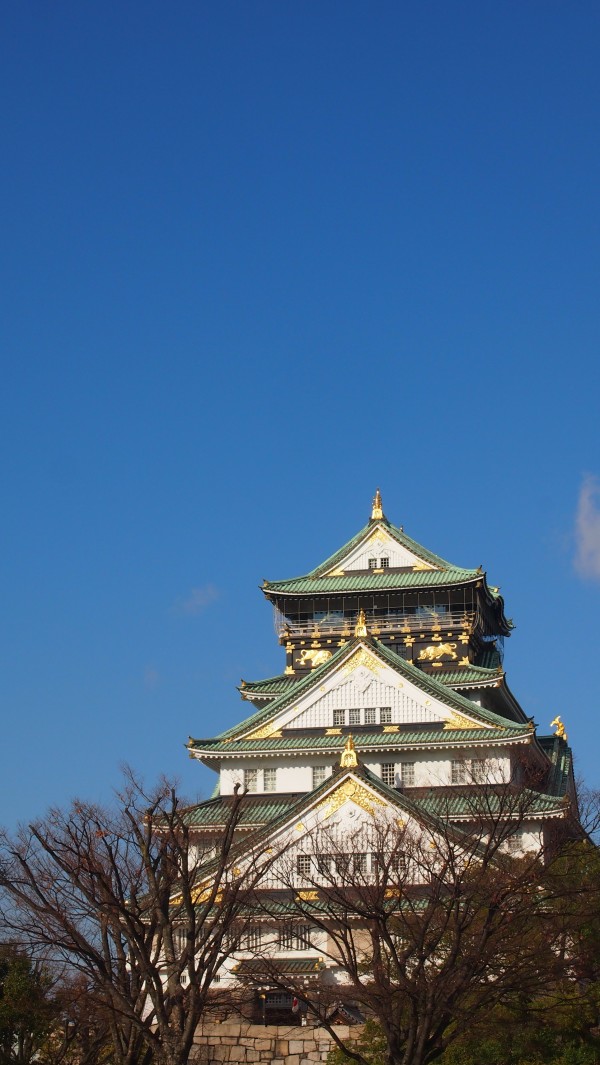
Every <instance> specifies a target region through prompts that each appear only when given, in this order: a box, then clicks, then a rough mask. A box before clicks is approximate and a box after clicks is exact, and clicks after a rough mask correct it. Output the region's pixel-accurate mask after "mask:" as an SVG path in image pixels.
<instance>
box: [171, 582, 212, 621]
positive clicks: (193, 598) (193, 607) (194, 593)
mask: <svg viewBox="0 0 600 1065" xmlns="http://www.w3.org/2000/svg"><path fill="white" fill-rule="evenodd" d="M219 595H220V592H219V589H218V588H217V587H215V585H214V584H204V585H202V587H201V588H192V590H191V592H190V593H189V595H186V596H183V597H182V598H181V599H177V600H176V602H175V603H173V606H172V607H171V613H172V614H178V615H179V617H195V616H196V615H197V614H201V613H202V611H203V610H206V608H207V607H209V606H210V605H211V603H214V602H215V600H217V599H218V598H219Z"/></svg>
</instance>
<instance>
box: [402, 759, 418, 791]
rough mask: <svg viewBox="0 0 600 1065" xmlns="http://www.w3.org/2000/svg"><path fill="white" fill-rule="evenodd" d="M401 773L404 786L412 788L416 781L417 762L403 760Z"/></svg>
mask: <svg viewBox="0 0 600 1065" xmlns="http://www.w3.org/2000/svg"><path fill="white" fill-rule="evenodd" d="M400 773H401V777H402V783H403V784H404V786H405V787H407V788H412V787H413V785H414V783H415V763H414V762H403V763H402V767H401V770H400Z"/></svg>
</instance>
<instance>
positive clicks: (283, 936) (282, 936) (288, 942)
mask: <svg viewBox="0 0 600 1065" xmlns="http://www.w3.org/2000/svg"><path fill="white" fill-rule="evenodd" d="M277 939H278V942H277V946H278V947H279V950H293V949H294V929H293V928H292V926H291V925H289V924H284V925H282V926H281V928H280V929H279V935H278V937H277Z"/></svg>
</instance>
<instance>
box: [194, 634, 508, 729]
mask: <svg viewBox="0 0 600 1065" xmlns="http://www.w3.org/2000/svg"><path fill="white" fill-rule="evenodd" d="M360 643H365V644H366V645H367V646H368V647H369V648H370V650H371V651H373V653H374V654H375V655H376V656H378V657H379V658H380V659H382V660H383V661H384V662H387V663H388V664H389V665H391V666H392V668H393V669H395V670H396V671H397V672H398V673H400V675H401V676H404V677H407V678H408V679H409V680H411V681H412V682H413V684H415V685H416V687H417V688H420V689H421V690H422V691H424V692H427V694H428V695H434V696H436V697H437V698H439V699H441V701H442V702H444V703H445V704H446V705H447V706H450V707H452V708H453V709H455V710H458V711H459V712H461V713H467V714H470V715H471V716H472V717H474V718H475V719H476V720H478V721H482V722H486V723H488V724H492V725H497V726H500V727H501V728H505V727H506V724H507V722H506V718H503V717H499V716H498V715H497V714H494V713H492V711H491V710H485V709H484V708H483V707H481V706H478V705H477V704H476V703H473V702H471V700H470V699H466V698H465V696H464V695H459V693H458V692H455V691H454V690H453V689H452V688H448V687H447V686H446V685H445V684H442V683H440V681H439V680H437V679H436V678H435V677H433V676H430V675H429V674H427V673H424V672H423V670H422V669H419V668H418V667H417V666H414V665H413V664H412V662H407V661H406V659H404V658H400V656H399V655H397V654H396V653H395V651H392V650H391V649H390V648H389V647H385V646H384V644H382V643H380V642H379V640H375V639H374V638H373V637H366V638H364V639H362V640H361V639H352V640H349V641H348V643H347V644H345V645H344V646H343V647H339V648H337V650H336V651H335V652H334V654H333V655H332V657H331V658H330V659H329V660H328V661H327V662H324V663H323V665H321V666H318V667H317V668H316V669H313V670H312V671H311V672H310V673H308V674H307V675H306V676H305V677H302V678H301V679H299V680H298V682H297V684H295V685H293V687H292V688H291V689H290V690H287V691H284V692H282V693H281V695H279V696H277V697H276V698H275V699H273V700H271V701H270V702H269V703H268V705H267V706H265V707H261V708H260V710H257V711H256V713H255V714H251V715H250V717H248V718H246V719H245V720H244V721H241V722H240V723H239V724H237V725H234V726H233V727H232V728H230V729H227V730H226V731H225V732H221V733H220V734H219V736H218V737H217V738H218V739H221V740H223V739H226V738H229V737H234V736H238V735H240V734H243V733H245V732H250V731H252V730H254V729H255V728H258V727H259V725H262V724H264V723H265V722H267V721H269V720H270V719H271V718H273V717H275V716H276V715H277V714H278V713H279V712H280V711H281V710H283V709H284V708H285V707H287V706H288V705H289V703H290V702H292V701H294V700H296V699H298V698H299V697H300V695H302V694H303V693H304V692H306V691H309V690H310V689H311V688H312V687H315V688H316V687H318V685H319V684H320V682H321V680H322V678H324V677H326V676H327V675H328V674H329V673H330V672H332V671H333V670H334V669H335V668H336V666H337V665H338V663H340V662H342V661H343V660H344V658H345V657H346V656H347V655H348V654H349V652H350V651H351V650H352V648H353V647H355V646H357V645H358V644H360ZM526 727H527V726H525V725H515V724H511V728H512V729H513V730H519V729H521V730H523V729H525V728H526ZM193 745H194V744H193V741H191V742H190V744H189V746H190V747H193Z"/></svg>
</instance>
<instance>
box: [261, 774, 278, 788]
mask: <svg viewBox="0 0 600 1065" xmlns="http://www.w3.org/2000/svg"><path fill="white" fill-rule="evenodd" d="M264 783H265V791H277V770H276V769H271V768H269V769H265V771H264Z"/></svg>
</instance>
